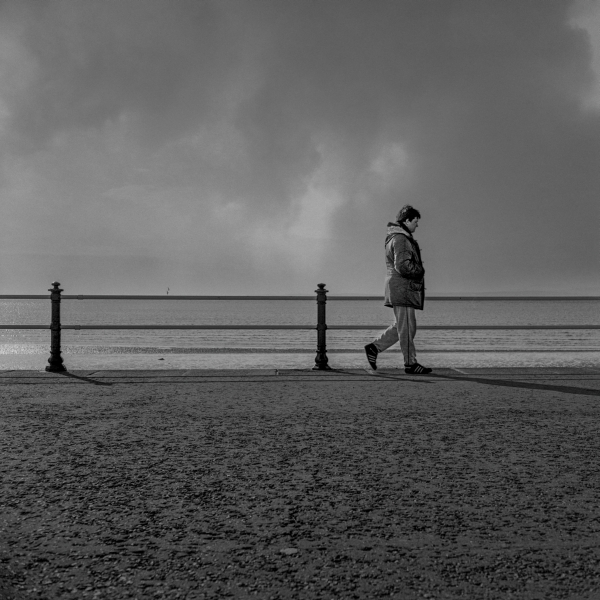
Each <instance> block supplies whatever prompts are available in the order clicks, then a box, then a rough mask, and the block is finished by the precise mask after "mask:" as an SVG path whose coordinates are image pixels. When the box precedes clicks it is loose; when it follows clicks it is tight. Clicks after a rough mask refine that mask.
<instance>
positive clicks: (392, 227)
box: [385, 223, 413, 244]
mask: <svg viewBox="0 0 600 600" xmlns="http://www.w3.org/2000/svg"><path fill="white" fill-rule="evenodd" d="M397 233H401V234H402V235H405V236H406V237H407V238H409V239H413V236H412V235H411V234H410V232H409V231H406V229H404V227H401V226H400V225H398V223H388V224H387V235H386V236H385V243H386V244H387V243H388V242H389V241H390V240H391V239H392V237H393V236H394V235H396V234H397Z"/></svg>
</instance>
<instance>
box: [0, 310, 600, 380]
mask: <svg viewBox="0 0 600 600" xmlns="http://www.w3.org/2000/svg"><path fill="white" fill-rule="evenodd" d="M316 318H317V307H316V302H315V301H314V300H116V299H101V300H87V299H84V300H63V301H62V304H61V321H62V323H63V325H86V324H87V325H118V324H130V325H314V324H315V323H316ZM417 320H418V324H419V325H466V326H468V325H596V326H597V325H600V301H599V300H597V299H590V300H568V301H557V300H552V299H549V300H511V301H497V300H493V301H480V300H469V301H464V300H463V301H428V302H427V303H426V305H425V310H423V311H422V312H421V311H418V312H417ZM392 321H393V314H392V311H391V309H389V308H386V307H384V306H383V304H382V301H381V300H368V301H366V300H361V301H350V300H331V301H329V302H328V303H327V323H328V325H369V326H372V329H370V330H329V331H328V332H327V353H328V358H329V365H330V366H331V367H332V368H364V367H366V366H367V365H366V360H365V356H364V351H363V347H364V345H365V344H367V343H369V342H370V341H371V340H372V339H373V338H374V337H376V336H377V335H378V334H379V333H380V332H381V331H382V330H383V329H384V328H385V327H387V326H388V325H389V324H390V323H391V322H392ZM49 323H50V302H49V301H48V300H0V324H2V325H9V324H10V325H17V324H22V325H26V324H29V325H32V324H44V325H49ZM415 345H416V347H417V355H418V359H419V362H421V363H422V364H425V365H427V366H431V367H434V368H436V367H450V368H452V367H454V368H459V369H460V368H465V367H467V368H468V367H470V368H477V367H599V366H600V330H598V329H596V330H594V329H575V330H573V329H571V330H569V329H560V330H465V331H461V330H448V331H444V330H420V331H418V333H417V337H416V339H415ZM316 346H317V334H316V331H314V330H285V329H284V330H233V329H226V330H219V329H214V330H127V329H124V330H96V329H94V330H70V329H64V330H63V331H62V356H63V359H64V361H65V365H66V366H67V368H68V369H110V370H112V369H254V368H257V369H264V368H267V369H268V368H277V369H309V368H311V367H312V366H313V365H314V359H315V354H316ZM49 351H50V331H49V330H28V329H13V330H10V329H9V330H7V329H0V369H4V370H6V369H40V370H41V369H43V368H44V367H45V365H46V364H47V359H48V357H49ZM379 364H380V366H381V367H383V368H385V367H387V368H395V367H400V366H402V364H403V363H402V355H401V353H400V351H399V348H398V346H397V345H396V347H392V348H391V349H390V350H388V351H386V352H384V353H382V354H381V355H380V358H379Z"/></svg>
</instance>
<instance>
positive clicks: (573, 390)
mask: <svg viewBox="0 0 600 600" xmlns="http://www.w3.org/2000/svg"><path fill="white" fill-rule="evenodd" d="M427 377H435V378H436V379H450V380H452V381H472V382H474V383H481V384H483V385H493V386H497V387H510V388H519V389H522V390H543V391H549V392H561V393H563V394H579V395H580V396H598V397H600V390H594V389H590V388H581V387H573V386H568V385H550V384H547V383H527V382H525V381H507V380H505V379H488V378H487V377H471V376H465V377H461V376H455V375H438V374H437V373H431V374H430V375H428V376H427Z"/></svg>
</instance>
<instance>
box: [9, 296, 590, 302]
mask: <svg viewBox="0 0 600 600" xmlns="http://www.w3.org/2000/svg"><path fill="white" fill-rule="evenodd" d="M48 299H50V294H3V295H0V300H48ZM61 299H62V300H314V299H315V295H312V296H132V295H106V294H103V295H98V294H92V295H89V294H64V295H62V296H61ZM327 300H338V301H339V300H348V301H379V302H383V296H327ZM543 300H545V301H551V302H573V301H579V302H581V301H600V296H428V297H427V298H426V301H427V302H440V301H442V302H504V301H507V302H519V301H523V302H539V301H543Z"/></svg>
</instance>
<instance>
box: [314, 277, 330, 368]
mask: <svg viewBox="0 0 600 600" xmlns="http://www.w3.org/2000/svg"><path fill="white" fill-rule="evenodd" d="M317 287H318V288H319V289H318V290H315V292H316V293H317V356H316V358H315V366H314V367H313V371H329V370H331V367H330V366H329V365H328V364H327V363H328V362H329V361H328V360H327V347H326V332H327V322H326V321H325V305H326V304H327V290H326V289H325V284H324V283H318V284H317Z"/></svg>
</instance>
